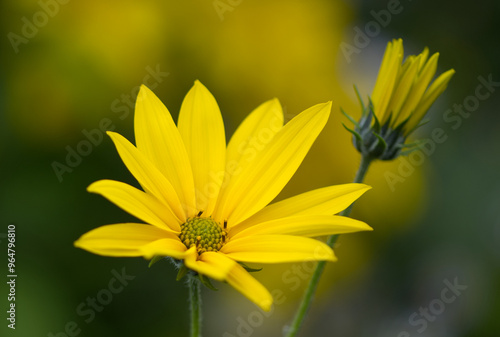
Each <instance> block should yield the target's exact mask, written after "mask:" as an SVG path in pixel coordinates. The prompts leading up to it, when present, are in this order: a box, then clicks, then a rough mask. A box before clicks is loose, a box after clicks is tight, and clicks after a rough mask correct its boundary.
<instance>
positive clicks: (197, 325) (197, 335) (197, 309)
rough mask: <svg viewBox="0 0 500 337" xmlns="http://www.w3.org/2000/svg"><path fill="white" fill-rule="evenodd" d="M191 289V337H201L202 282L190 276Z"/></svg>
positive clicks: (189, 285) (188, 282)
mask: <svg viewBox="0 0 500 337" xmlns="http://www.w3.org/2000/svg"><path fill="white" fill-rule="evenodd" d="M187 286H188V288H189V305H190V309H191V310H190V311H191V333H190V335H189V336H190V337H201V319H202V318H201V288H200V281H199V280H198V279H196V278H195V277H194V276H191V275H189V276H188V280H187Z"/></svg>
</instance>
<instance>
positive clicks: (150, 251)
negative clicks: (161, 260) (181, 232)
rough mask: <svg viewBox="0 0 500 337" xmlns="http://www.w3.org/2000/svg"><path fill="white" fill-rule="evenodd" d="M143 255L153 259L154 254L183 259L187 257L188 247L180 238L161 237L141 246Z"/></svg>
mask: <svg viewBox="0 0 500 337" xmlns="http://www.w3.org/2000/svg"><path fill="white" fill-rule="evenodd" d="M140 251H141V255H142V256H144V258H146V259H148V260H149V259H152V258H153V257H154V256H170V257H173V258H174V259H177V260H182V259H184V258H185V257H186V254H187V252H186V251H187V248H186V246H185V245H184V244H183V243H182V242H181V241H180V240H179V239H178V238H175V239H171V238H167V239H160V240H156V241H153V242H151V243H148V244H147V245H144V246H142V247H141V248H140Z"/></svg>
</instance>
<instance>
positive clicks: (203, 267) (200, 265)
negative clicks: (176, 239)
mask: <svg viewBox="0 0 500 337" xmlns="http://www.w3.org/2000/svg"><path fill="white" fill-rule="evenodd" d="M193 250H196V248H195V247H191V248H190V249H189V251H190V252H192V251H193ZM184 263H185V264H186V267H188V268H189V269H192V270H194V271H196V272H198V273H200V274H203V275H206V276H208V277H210V278H213V279H214V280H217V281H224V280H225V279H226V277H227V275H228V273H229V271H230V270H231V269H232V268H233V267H234V266H235V265H236V262H235V261H234V260H232V259H230V258H228V257H227V256H225V255H224V254H221V253H219V252H205V253H203V254H201V255H199V256H198V259H197V254H192V253H191V254H188V255H187V256H186V258H185V260H184Z"/></svg>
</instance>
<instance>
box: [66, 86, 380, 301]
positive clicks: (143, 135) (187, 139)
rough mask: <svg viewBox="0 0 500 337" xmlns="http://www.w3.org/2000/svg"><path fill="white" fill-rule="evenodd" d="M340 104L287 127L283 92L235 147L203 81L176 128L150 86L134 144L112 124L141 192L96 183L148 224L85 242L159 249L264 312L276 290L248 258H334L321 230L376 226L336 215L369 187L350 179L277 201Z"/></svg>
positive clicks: (99, 232)
mask: <svg viewBox="0 0 500 337" xmlns="http://www.w3.org/2000/svg"><path fill="white" fill-rule="evenodd" d="M330 106H331V104H330V103H325V104H318V105H316V106H313V107H311V108H309V109H307V110H305V111H304V112H302V113H301V114H299V115H298V116H296V117H295V118H294V119H292V120H291V121H290V122H289V123H287V124H286V125H284V126H283V112H282V109H281V106H280V103H279V102H278V100H277V99H273V100H270V101H268V102H265V103H264V104H262V105H260V106H259V107H258V108H256V109H255V110H254V111H253V112H252V113H251V114H250V115H249V116H248V117H247V118H246V119H245V120H244V121H243V123H242V124H241V125H240V126H239V128H238V129H237V130H236V132H235V133H234V135H233V136H232V138H231V140H230V141H229V144H228V145H227V146H226V140H225V134H224V124H223V121H222V117H221V114H220V111H219V107H218V105H217V102H216V101H215V99H214V97H213V96H212V94H211V93H210V92H209V91H208V90H207V89H206V88H205V87H204V86H203V85H202V84H201V83H200V82H199V81H196V82H195V84H194V86H193V88H192V89H191V90H190V91H189V93H188V94H187V95H186V97H185V99H184V101H183V103H182V106H181V111H180V114H179V120H178V123H177V126H176V125H175V123H174V122H173V120H172V117H171V116H170V113H169V111H168V110H167V108H166V107H165V106H164V105H163V104H162V102H161V101H160V100H159V99H158V98H157V97H156V96H155V95H154V94H153V93H152V92H151V91H150V90H149V89H148V88H146V87H145V86H142V87H141V90H140V92H139V96H138V99H137V103H136V110H135V122H134V126H135V139H136V146H134V145H132V144H131V143H130V142H129V141H128V140H126V139H125V138H124V137H122V136H121V135H119V134H117V133H114V132H108V135H109V136H110V137H111V139H112V140H113V142H114V144H115V146H116V148H117V150H118V153H119V155H120V157H121V159H122V160H123V162H124V164H125V165H126V166H127V168H128V169H129V171H130V172H131V173H132V174H133V175H134V177H135V178H136V179H137V181H138V182H139V184H140V185H141V186H142V189H143V191H142V190H139V189H137V188H135V187H132V186H130V185H127V184H125V183H121V182H118V181H112V180H100V181H97V182H95V183H93V184H91V185H90V186H89V187H88V190H89V191H90V192H93V193H97V194H101V195H102V196H104V197H105V198H107V199H109V200H110V201H111V202H113V203H115V204H116V205H117V206H119V207H121V208H122V209H124V210H125V211H127V212H129V213H130V214H132V215H134V216H135V217H137V218H138V219H140V220H142V221H143V222H144V223H121V224H113V225H106V226H102V227H99V228H96V229H94V230H91V231H90V232H88V233H86V234H84V235H83V236H82V237H81V238H80V239H78V240H77V241H76V242H75V246H77V247H80V248H83V249H86V250H88V251H90V252H92V253H95V254H100V255H106V256H143V257H145V258H147V259H152V258H154V257H158V256H161V257H163V256H165V257H171V258H173V259H174V260H176V261H180V262H179V263H180V265H181V266H182V267H181V268H182V269H181V270H184V271H186V269H188V270H190V272H191V273H196V274H197V275H199V276H200V278H203V277H204V276H207V277H209V278H212V279H215V280H218V281H226V282H227V283H229V284H230V285H231V286H233V287H234V288H235V289H237V290H238V291H240V292H241V293H242V294H244V295H245V296H246V297H248V298H249V299H250V300H252V301H253V302H255V303H256V304H257V305H259V306H260V307H261V308H263V309H264V310H269V309H270V306H271V304H272V297H271V295H270V293H269V292H268V291H267V289H266V288H264V287H263V286H262V285H261V284H260V283H259V282H258V281H257V280H256V279H255V278H254V277H253V276H251V275H250V274H249V272H248V271H247V270H246V269H245V265H244V263H245V262H249V263H280V262H294V261H304V260H328V261H334V260H335V255H334V253H333V251H332V249H331V248H330V247H328V246H327V245H326V244H324V243H323V242H321V241H319V240H316V239H313V238H312V237H315V236H320V235H329V234H334V233H349V232H355V231H362V230H371V228H370V227H369V226H368V225H366V224H365V223H363V222H360V221H357V220H353V219H350V218H346V217H342V216H337V215H333V214H336V213H338V212H340V211H341V210H343V209H345V208H347V207H348V206H349V205H350V204H351V203H352V202H354V200H356V199H357V198H358V197H360V196H361V195H362V194H363V193H364V192H365V191H367V190H368V189H369V187H368V186H366V185H362V184H346V185H339V186H331V187H325V188H321V189H317V190H313V191H310V192H307V193H304V194H300V195H297V196H295V197H292V198H289V199H286V200H283V201H280V202H277V203H274V204H271V205H268V204H269V203H270V202H271V201H272V200H273V199H274V198H275V197H276V196H277V195H278V193H279V192H280V191H281V190H282V188H283V187H284V186H285V185H286V184H287V182H288V181H289V179H290V178H291V177H292V175H293V174H294V173H295V171H296V170H297V168H298V167H299V165H300V163H301V162H302V160H303V159H304V157H305V155H306V154H307V152H308V151H309V148H310V147H311V145H312V143H313V142H314V140H315V139H316V137H317V136H318V134H319V133H320V132H321V130H322V129H323V127H324V125H325V124H326V121H327V119H328V116H329V113H330Z"/></svg>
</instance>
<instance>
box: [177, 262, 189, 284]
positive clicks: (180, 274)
mask: <svg viewBox="0 0 500 337" xmlns="http://www.w3.org/2000/svg"><path fill="white" fill-rule="evenodd" d="M188 272H189V269H188V268H187V267H186V265H185V264H184V263H182V264H181V266H180V267H179V271H178V272H177V277H176V278H175V280H176V281H180V280H181V279H182V278H183V277H184V276H186V274H187V273H188Z"/></svg>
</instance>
